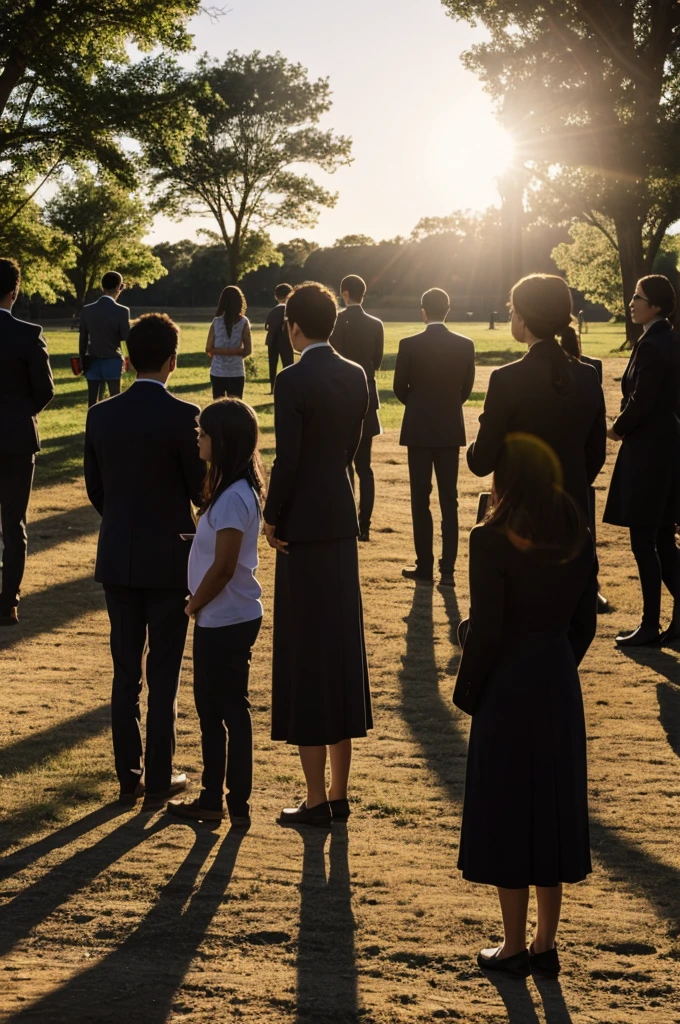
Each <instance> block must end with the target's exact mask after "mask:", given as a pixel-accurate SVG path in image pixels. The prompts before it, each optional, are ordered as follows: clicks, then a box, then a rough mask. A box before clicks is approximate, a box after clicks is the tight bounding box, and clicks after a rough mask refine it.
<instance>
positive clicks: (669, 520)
mask: <svg viewBox="0 0 680 1024" xmlns="http://www.w3.org/2000/svg"><path fill="white" fill-rule="evenodd" d="M675 308H676V296H675V290H674V288H673V285H672V284H671V282H670V281H669V280H668V278H667V277H664V276H663V275H662V274H650V275H649V276H648V277H643V278H641V279H640V280H639V281H638V283H637V287H636V289H635V295H633V298H632V299H631V301H630V309H631V313H632V316H633V321H634V323H636V324H640V325H641V326H642V336H641V337H640V339H639V341H638V342H637V343H636V344H635V346H634V347H633V351H632V353H631V357H630V360H629V362H628V367H627V369H626V372H625V374H624V375H623V378H622V380H621V390H622V392H623V398H622V401H621V413H620V415H619V416H618V418H617V419H616V420H615V422H614V425H613V426H612V427H611V429H610V430H609V432H608V436H609V437H610V438H611V440H612V441H617V442H620V444H621V448H620V450H619V453H618V456H617V459H616V465H615V466H614V472H613V474H612V480H611V484H610V487H609V495H608V497H607V504H606V507H605V511H604V521H605V523H611V524H613V525H614V526H627V527H628V529H629V530H630V545H631V548H632V551H633V555H634V557H635V561H636V562H637V566H638V572H639V574H640V586H641V589H642V605H643V608H642V621H641V623H640V625H639V626H638V627H637V628H636V629H635V630H633V631H632V632H630V633H621V634H619V636H617V638H616V642H617V644H618V645H619V646H620V647H644V646H648V645H656V644H659V643H662V644H670V643H673V642H675V641H677V640H680V554H679V553H678V549H677V547H676V544H675V524H676V523H678V522H680V421H679V420H678V402H679V397H680V396H679V390H680V372H679V370H680V347H679V345H678V340H677V337H676V335H675V332H674V330H673V323H672V322H673V318H674V315H675ZM662 582H663V583H664V584H665V586H666V588H667V590H668V591H669V592H670V594H671V596H672V598H673V617H672V619H671V623H670V626H669V627H668V629H667V630H666V631H665V632H664V633H661V627H660V615H661V584H662Z"/></svg>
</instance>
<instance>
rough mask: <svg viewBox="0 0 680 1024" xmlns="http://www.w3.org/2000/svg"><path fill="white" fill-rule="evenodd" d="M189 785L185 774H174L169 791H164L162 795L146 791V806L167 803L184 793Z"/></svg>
mask: <svg viewBox="0 0 680 1024" xmlns="http://www.w3.org/2000/svg"><path fill="white" fill-rule="evenodd" d="M188 785H189V780H188V779H187V777H186V773H185V772H173V774H172V775H171V776H170V785H169V787H168V788H167V789H164V790H163V791H162V792H160V793H158V792H156V793H154V792H152V791H150V790H147V791H146V796H145V798H144V806H145V807H146V806H153V805H156V804H162V803H165V801H166V800H169V799H170V797H172V796H177V794H178V793H183V792H184V790H185V789H186V788H187V786H188Z"/></svg>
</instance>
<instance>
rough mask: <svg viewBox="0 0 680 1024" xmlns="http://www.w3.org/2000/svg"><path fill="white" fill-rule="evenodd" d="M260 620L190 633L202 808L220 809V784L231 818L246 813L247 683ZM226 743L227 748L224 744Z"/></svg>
mask: <svg viewBox="0 0 680 1024" xmlns="http://www.w3.org/2000/svg"><path fill="white" fill-rule="evenodd" d="M261 624H262V619H261V618H259V619H252V620H251V621H250V622H239V623H236V624H235V625H233V626H218V627H217V628H213V629H209V628H204V627H201V626H196V628H195V630H194V699H195V701H196V711H197V712H198V717H199V721H200V723H201V746H202V749H203V790H202V792H201V795H200V798H199V800H200V804H201V806H202V807H208V808H210V809H211V810H219V809H221V808H222V799H223V794H224V783H225V780H226V784H227V791H228V792H227V806H228V807H229V810H230V812H231V813H232V814H235V815H247V814H249V813H250V805H249V803H248V801H249V800H250V794H251V791H252V788H253V727H252V723H251V720H250V702H249V701H248V677H249V674H250V658H251V653H252V648H253V644H254V643H255V641H256V640H257V634H258V633H259V632H260V626H261ZM227 738H228V743H227Z"/></svg>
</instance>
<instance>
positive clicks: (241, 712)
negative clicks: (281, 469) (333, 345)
mask: <svg viewBox="0 0 680 1024" xmlns="http://www.w3.org/2000/svg"><path fill="white" fill-rule="evenodd" d="M257 442H258V424H257V417H256V415H255V413H254V411H253V410H252V409H251V408H250V406H249V405H246V404H245V402H241V401H240V400H239V399H235V398H227V399H222V400H221V401H219V402H214V403H213V404H212V405H209V406H207V408H205V409H204V410H203V412H202V413H201V414H200V416H199V417H198V447H199V452H200V455H201V458H202V459H204V460H205V461H206V462H207V463H208V474H207V478H206V483H205V490H204V500H203V505H202V507H201V510H200V513H199V518H198V523H197V526H196V536H195V537H194V541H193V544H192V546H191V554H190V555H189V590H190V592H191V598H190V600H189V602H188V604H187V608H186V612H187V615H190V616H193V617H194V619H195V628H194V649H193V654H194V699H195V701H196V710H197V712H198V717H199V721H200V724H201V743H202V748H203V780H202V786H203V788H202V790H201V794H200V796H199V797H198V799H197V800H193V801H191V802H181V801H171V802H170V803H169V804H168V810H169V812H170V813H171V814H176V815H179V816H180V817H184V818H194V819H200V820H219V819H221V818H224V816H225V814H226V813H228V814H229V818H230V820H231V823H232V825H235V826H241V827H246V826H247V825H248V824H250V803H249V801H250V794H251V790H252V782H253V732H252V724H251V720H250V704H249V702H248V676H249V672H250V659H251V652H252V648H253V645H254V643H255V640H256V639H257V635H258V633H259V631H260V625H261V623H262V604H261V602H260V596H261V594H262V588H261V587H260V584H259V583H258V582H257V579H256V577H255V571H256V569H257V566H258V557H257V544H258V538H259V534H260V523H261V519H262V513H261V510H260V498H261V496H262V493H263V487H264V483H263V480H264V476H263V472H262V463H261V460H260V455H259V452H258V450H257ZM227 738H228V745H227ZM225 781H226V785H227V798H226V809H225V801H224V786H225Z"/></svg>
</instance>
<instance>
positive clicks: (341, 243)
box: [333, 235, 376, 249]
mask: <svg viewBox="0 0 680 1024" xmlns="http://www.w3.org/2000/svg"><path fill="white" fill-rule="evenodd" d="M360 245H376V241H375V239H374V238H371V237H370V236H369V235H343V236H342V238H336V240H335V241H334V242H333V248H334V249H354V248H356V247H357V246H360Z"/></svg>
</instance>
